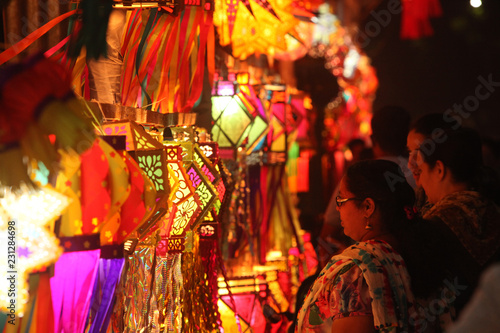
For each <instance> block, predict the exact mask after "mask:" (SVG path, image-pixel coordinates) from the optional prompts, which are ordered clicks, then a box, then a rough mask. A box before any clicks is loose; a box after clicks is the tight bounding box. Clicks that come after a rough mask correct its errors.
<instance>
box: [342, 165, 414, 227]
mask: <svg viewBox="0 0 500 333" xmlns="http://www.w3.org/2000/svg"><path fill="white" fill-rule="evenodd" d="M345 180H346V187H347V188H348V189H349V191H350V192H351V193H352V194H354V196H355V197H356V198H362V199H365V198H372V199H373V200H374V201H375V203H376V205H377V207H378V209H379V211H380V214H381V217H382V221H383V222H384V223H385V224H386V225H385V227H386V229H387V230H388V231H394V230H396V229H398V228H399V227H401V225H402V223H401V221H406V220H407V218H408V213H407V211H408V209H412V208H413V205H414V202H415V192H414V191H413V188H412V187H411V186H410V185H409V184H408V183H407V182H406V179H405V176H404V174H403V172H402V171H401V168H400V167H399V166H398V165H397V164H396V163H394V162H391V161H387V160H366V161H360V162H358V163H355V164H353V165H352V166H351V167H349V168H348V169H347V172H346V176H345ZM357 204H358V205H360V204H361V203H360V202H359V201H358V202H357Z"/></svg>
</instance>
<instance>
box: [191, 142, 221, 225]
mask: <svg viewBox="0 0 500 333" xmlns="http://www.w3.org/2000/svg"><path fill="white" fill-rule="evenodd" d="M193 162H194V163H192V164H191V166H190V168H189V169H188V171H187V173H188V175H189V177H190V179H191V182H192V184H193V186H194V187H195V188H196V191H195V192H196V193H197V194H198V198H199V199H200V203H201V213H200V215H199V216H198V219H197V220H198V221H201V220H203V218H204V217H205V215H206V214H207V213H208V212H209V211H210V209H211V208H212V206H213V205H214V204H215V201H216V200H217V198H218V193H217V190H216V189H215V187H214V184H216V183H218V182H219V180H220V175H219V174H218V172H217V170H216V169H215V168H214V167H213V166H212V164H211V163H210V161H209V160H208V159H207V158H206V157H205V156H204V155H203V152H202V151H201V150H200V148H199V147H198V145H197V144H196V145H194V149H193ZM192 228H193V229H195V228H196V225H193V226H192Z"/></svg>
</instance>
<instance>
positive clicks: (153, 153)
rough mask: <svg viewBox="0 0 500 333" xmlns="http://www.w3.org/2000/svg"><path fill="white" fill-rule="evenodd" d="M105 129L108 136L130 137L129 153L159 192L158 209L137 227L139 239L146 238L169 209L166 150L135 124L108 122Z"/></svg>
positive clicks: (131, 122) (128, 138)
mask: <svg viewBox="0 0 500 333" xmlns="http://www.w3.org/2000/svg"><path fill="white" fill-rule="evenodd" d="M102 128H103V130H104V133H105V134H106V135H125V136H126V150H127V152H128V153H129V154H130V156H132V158H133V159H134V160H135V161H136V162H137V164H138V165H139V167H140V169H141V170H142V171H143V172H144V173H145V174H146V175H147V176H148V178H149V179H150V180H151V182H152V183H153V184H154V187H155V189H156V204H155V207H154V208H153V210H152V213H151V214H148V215H147V216H146V219H145V220H144V221H142V223H141V224H140V226H139V227H138V228H137V231H138V234H139V237H140V238H141V239H142V238H145V237H146V236H148V235H150V234H151V233H152V232H153V231H154V230H156V229H157V228H158V227H159V223H160V221H161V220H162V217H163V216H164V215H165V214H166V213H167V210H168V204H169V193H170V185H169V179H168V174H169V171H168V168H167V165H166V163H165V161H166V153H165V150H164V147H163V145H162V144H161V143H160V142H158V141H157V140H155V139H154V138H153V137H151V135H149V134H148V133H147V132H146V131H145V130H144V129H143V127H142V126H141V125H139V124H137V123H136V122H134V121H129V120H127V121H117V122H110V123H105V124H103V125H102Z"/></svg>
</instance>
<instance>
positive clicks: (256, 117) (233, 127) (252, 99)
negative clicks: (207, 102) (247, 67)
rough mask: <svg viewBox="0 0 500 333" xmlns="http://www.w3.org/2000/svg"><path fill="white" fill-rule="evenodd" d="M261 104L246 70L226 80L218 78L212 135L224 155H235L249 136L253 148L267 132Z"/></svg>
mask: <svg viewBox="0 0 500 333" xmlns="http://www.w3.org/2000/svg"><path fill="white" fill-rule="evenodd" d="M258 103H260V102H259V101H258V98H257V97H256V95H255V93H254V92H253V88H252V87H251V86H250V85H249V84H248V74H247V73H238V74H237V73H230V74H229V76H228V79H227V80H223V79H222V78H218V80H217V81H215V83H214V89H213V91H212V118H213V119H214V126H213V127H212V137H213V138H214V140H215V141H217V143H218V144H219V148H220V153H221V157H222V158H234V157H235V156H236V150H237V148H238V147H240V146H241V145H242V144H243V143H244V141H245V140H246V139H248V142H246V144H247V145H248V146H249V147H252V146H254V144H255V143H256V142H258V141H259V139H261V138H262V137H263V135H265V131H266V129H267V125H266V120H265V116H264V113H263V112H262V106H261V105H260V108H259V104H258ZM259 111H260V112H259Z"/></svg>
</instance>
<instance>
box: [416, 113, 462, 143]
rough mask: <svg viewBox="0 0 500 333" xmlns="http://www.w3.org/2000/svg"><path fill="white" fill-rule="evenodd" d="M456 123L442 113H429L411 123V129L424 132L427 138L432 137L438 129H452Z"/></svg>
mask: <svg viewBox="0 0 500 333" xmlns="http://www.w3.org/2000/svg"><path fill="white" fill-rule="evenodd" d="M454 125H456V123H451V122H449V121H446V120H445V118H444V116H443V114H442V113H428V114H425V115H423V116H421V117H419V118H418V119H417V120H415V121H414V122H413V123H412V124H411V125H410V131H415V132H417V133H419V134H422V135H423V136H425V137H426V138H429V139H430V138H431V137H432V134H433V133H434V132H435V131H436V130H445V131H446V130H449V129H452V128H453V126H454Z"/></svg>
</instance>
